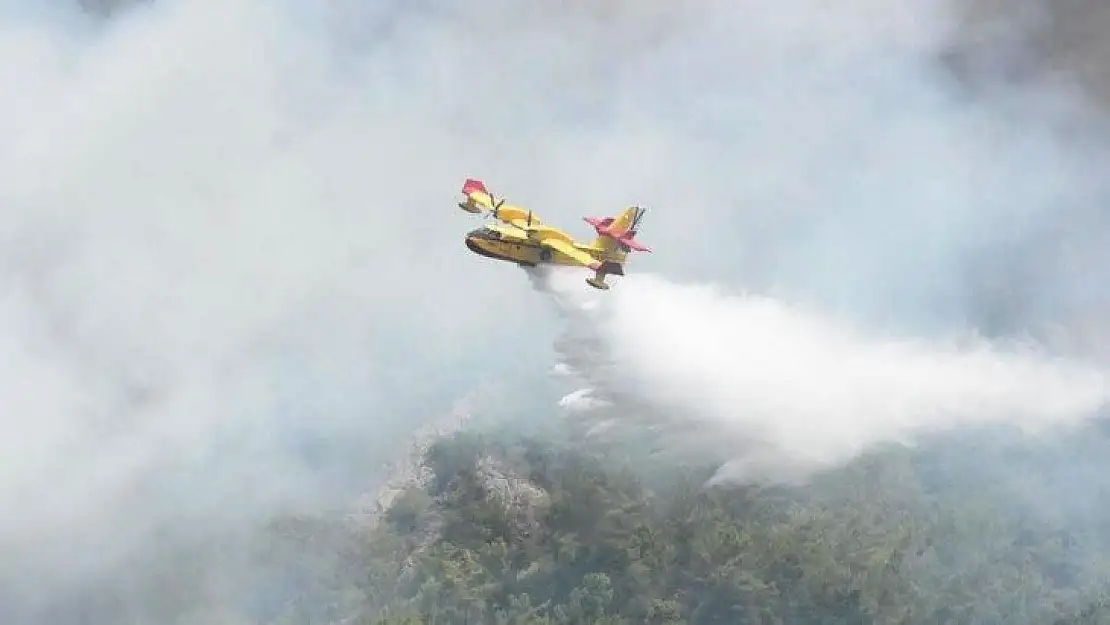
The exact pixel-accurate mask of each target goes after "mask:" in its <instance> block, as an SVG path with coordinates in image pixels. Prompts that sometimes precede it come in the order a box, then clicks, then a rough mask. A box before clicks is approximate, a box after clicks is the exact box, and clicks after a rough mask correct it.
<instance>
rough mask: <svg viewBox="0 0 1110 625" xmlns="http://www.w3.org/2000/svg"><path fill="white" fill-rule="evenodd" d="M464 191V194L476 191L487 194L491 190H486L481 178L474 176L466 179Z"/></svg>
mask: <svg viewBox="0 0 1110 625" xmlns="http://www.w3.org/2000/svg"><path fill="white" fill-rule="evenodd" d="M462 192H463V195H470V194H471V193H476V192H480V193H485V194H487V195H488V194H489V191H487V190H486V185H485V183H483V182H482V181H481V180H475V179H474V178H467V179H466V182H464V183H463V186H462Z"/></svg>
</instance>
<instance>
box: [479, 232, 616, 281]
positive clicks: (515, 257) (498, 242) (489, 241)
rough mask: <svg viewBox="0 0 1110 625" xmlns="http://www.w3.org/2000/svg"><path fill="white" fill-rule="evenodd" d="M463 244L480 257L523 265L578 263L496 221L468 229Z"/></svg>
mask: <svg viewBox="0 0 1110 625" xmlns="http://www.w3.org/2000/svg"><path fill="white" fill-rule="evenodd" d="M574 246H575V247H576V248H578V249H580V250H582V251H584V252H586V253H587V254H590V255H591V256H593V257H595V258H597V259H598V260H599V261H601V260H605V259H604V258H603V254H602V250H598V249H595V248H593V247H591V246H589V245H582V244H580V243H575V244H574ZM466 247H467V248H468V249H469V250H470V251H471V252H474V253H475V254H478V255H479V256H484V257H486V258H492V259H494V260H501V261H506V262H511V263H516V264H518V265H523V266H526V267H534V266H536V265H541V264H553V265H570V266H579V265H580V264H579V263H578V262H577V261H576V260H574V259H573V258H569V257H567V256H566V255H564V254H561V253H560V252H558V251H555V250H550V249H548V248H545V247H543V246H542V245H540V242H539V240H535V239H531V238H529V236H528V232H527V231H525V230H521V229H520V228H516V227H513V226H510V225H507V224H505V225H501V224H497V225H491V226H485V227H482V228H477V229H475V230H471V231H470V232H468V233H467V234H466ZM621 260H623V259H621ZM622 274H623V272H622ZM622 274H618V275H622Z"/></svg>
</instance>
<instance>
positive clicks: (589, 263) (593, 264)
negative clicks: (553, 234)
mask: <svg viewBox="0 0 1110 625" xmlns="http://www.w3.org/2000/svg"><path fill="white" fill-rule="evenodd" d="M540 245H542V246H544V247H546V248H548V249H550V250H554V251H556V252H559V253H560V254H563V255H564V256H567V257H568V258H572V259H574V260H575V261H577V262H578V263H580V264H582V265H585V266H586V267H589V268H590V269H595V270H596V269H597V268H598V267H600V266H601V263H600V262H599V261H598V260H597V259H596V258H594V257H593V256H590V255H589V254H587V253H586V252H583V251H582V250H580V249H578V248H577V247H574V246H573V245H571V244H570V243H567V242H566V241H564V240H562V239H543V240H541V241H540Z"/></svg>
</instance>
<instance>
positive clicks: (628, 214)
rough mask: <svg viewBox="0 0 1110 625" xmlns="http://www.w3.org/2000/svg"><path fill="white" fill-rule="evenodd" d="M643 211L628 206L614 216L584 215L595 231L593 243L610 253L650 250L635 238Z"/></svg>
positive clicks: (637, 207) (641, 220)
mask: <svg viewBox="0 0 1110 625" xmlns="http://www.w3.org/2000/svg"><path fill="white" fill-rule="evenodd" d="M645 212H647V211H645V210H644V209H643V208H641V207H639V206H630V207H628V208H626V209H624V210H623V211H621V213H620V214H619V215H617V216H616V217H584V219H585V220H586V223H588V224H590V225H591V226H593V227H594V230H596V231H597V238H596V239H594V241H593V245H594V246H595V247H600V248H602V249H604V250H605V251H606V252H610V253H612V252H618V251H619V252H625V253H627V252H629V251H637V252H650V251H651V249H650V248H648V247H647V246H646V245H644V244H643V243H640V242H639V241H637V240H636V233H637V232H638V231H639V229H640V224H641V223H642V222H643V219H644V213H645Z"/></svg>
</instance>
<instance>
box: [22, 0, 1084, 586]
mask: <svg viewBox="0 0 1110 625" xmlns="http://www.w3.org/2000/svg"><path fill="white" fill-rule="evenodd" d="M943 8H944V7H943V5H942V3H939V2H930V1H927V0H915V1H914V2H910V3H900V4H897V5H894V4H890V3H883V2H875V1H863V0H859V1H856V2H850V3H841V4H837V5H836V6H835V7H834V6H832V5H828V6H826V5H825V4H823V3H820V2H817V1H816V0H785V1H782V2H778V3H775V4H774V6H773V7H771V6H770V5H767V4H766V3H756V2H750V1H746V0H743V1H736V0H732V1H729V2H724V1H712V0H695V1H693V2H686V3H662V2H635V3H633V2H613V3H606V4H604V5H601V8H597V5H595V4H593V3H585V2H582V3H573V4H570V5H566V4H558V5H556V4H551V5H536V4H529V3H523V4H522V3H518V2H509V1H508V0H479V1H477V2H471V3H467V4H465V5H460V4H457V3H447V2H435V1H429V2H419V3H413V2H404V3H401V2H398V3H379V4H368V3H364V2H356V1H354V0H338V1H335V2H330V3H304V2H292V1H289V0H286V1H283V2H274V1H272V0H271V1H261V0H223V1H221V2H218V3H206V2H185V1H172V0H161V1H159V2H155V3H153V4H147V5H142V6H141V7H139V8H136V9H134V10H132V11H130V12H127V13H123V14H121V16H120V17H117V18H115V19H114V20H112V21H111V22H106V23H102V22H97V21H95V20H91V19H86V18H83V17H82V16H81V15H80V13H79V12H78V11H77V10H76V9H75V8H72V7H66V6H62V5H61V4H60V3H58V4H57V5H52V6H51V7H49V8H42V7H39V6H36V7H31V5H29V4H28V3H25V2H0V81H2V84H4V85H6V86H7V87H8V89H7V93H9V96H8V97H6V98H4V99H3V100H2V101H0V136H3V137H5V141H4V142H3V143H2V144H0V171H3V172H4V176H3V181H4V182H3V184H2V185H0V207H2V210H3V211H4V213H3V214H4V216H5V218H4V220H3V221H2V222H0V278H2V280H3V282H2V284H3V285H4V286H5V288H4V290H3V298H2V300H0V365H2V369H0V371H3V372H4V373H5V374H6V375H4V376H3V378H2V380H3V381H2V382H0V393H2V395H0V396H2V397H3V398H5V400H6V401H5V402H4V409H3V411H2V412H0V426H2V427H3V428H4V436H3V437H0V441H2V442H0V459H2V460H0V463H2V464H0V507H2V508H3V509H4V510H5V514H4V515H3V518H2V519H0V550H2V551H3V552H4V553H6V554H14V556H13V557H10V558H5V561H4V562H3V563H0V581H2V580H4V579H13V578H11V577H8V575H14V574H15V573H13V572H14V571H17V570H21V571H22V572H21V573H20V576H21V577H20V579H22V580H30V581H28V582H27V583H32V584H33V583H34V581H35V580H38V579H40V577H38V576H39V575H43V576H54V578H55V579H63V578H62V577H61V576H59V575H58V574H59V573H60V572H62V571H65V572H66V573H67V574H68V575H71V576H73V577H75V578H77V579H80V578H82V577H83V576H86V575H89V576H95V575H96V574H97V572H98V571H100V570H101V569H102V568H103V567H104V566H107V565H108V564H110V562H111V561H112V560H111V558H113V557H114V556H116V555H121V556H122V555H123V554H127V553H130V552H132V551H133V550H136V549H140V548H141V547H143V546H144V545H146V544H147V543H145V542H144V540H145V539H146V535H145V534H144V531H146V530H148V529H151V528H154V527H159V526H161V525H163V524H168V527H170V528H171V531H173V532H181V533H185V534H188V533H190V532H200V531H201V530H202V529H203V530H209V529H212V528H218V527H224V526H225V525H229V526H233V527H243V526H247V525H249V524H250V523H253V522H255V521H257V520H259V519H264V518H266V517H267V516H268V515H269V514H271V513H272V512H273V510H275V509H276V508H277V507H278V506H279V505H284V504H290V503H294V504H301V505H313V502H314V501H315V500H316V499H318V498H319V497H321V495H320V492H321V489H326V487H327V486H328V485H329V484H330V483H331V480H332V479H334V478H335V476H337V475H338V476H342V477H343V478H345V479H351V478H352V476H355V475H358V474H359V472H361V471H365V470H366V467H367V466H372V465H373V464H374V462H375V461H376V459H377V457H378V454H379V452H380V451H381V450H383V449H389V448H390V447H391V446H392V445H393V444H394V443H395V442H396V440H398V439H399V438H400V437H401V436H402V435H403V434H404V433H405V432H407V431H408V430H409V429H410V428H411V427H412V426H413V425H414V424H416V423H418V422H419V421H420V420H422V419H425V418H431V417H435V416H439V414H440V413H441V412H442V411H444V410H446V409H447V407H448V406H449V404H450V402H451V401H452V399H453V398H454V397H456V396H457V395H459V394H461V393H463V392H465V391H466V390H467V389H469V388H471V387H472V386H473V385H474V384H476V383H478V382H480V381H488V380H490V379H496V378H497V377H498V376H516V378H512V377H510V378H508V379H510V380H511V379H519V378H526V377H527V375H528V374H529V373H530V372H531V371H533V370H540V369H542V368H543V367H544V366H546V365H547V364H549V363H548V362H547V360H546V358H547V356H548V353H549V352H550V350H551V341H552V339H553V338H554V337H555V335H556V330H557V328H558V327H559V320H558V318H557V317H556V316H555V315H554V314H553V312H552V311H551V309H550V308H549V307H548V306H547V305H546V302H544V301H543V299H542V298H541V297H539V296H538V295H537V294H536V293H535V292H534V291H533V290H532V289H531V287H530V286H529V284H528V282H527V280H526V279H525V277H524V275H523V273H522V272H521V271H520V270H518V269H516V268H513V267H510V266H505V265H500V264H496V263H492V262H491V261H487V260H484V259H479V258H476V257H473V256H471V255H470V254H469V253H468V252H467V251H466V250H465V248H464V247H463V245H462V237H463V234H464V233H465V232H466V231H467V230H468V229H470V228H473V227H475V226H476V225H477V224H478V223H479V220H477V219H476V218H474V217H472V216H469V215H466V214H464V213H462V212H460V211H459V210H458V209H457V208H455V202H456V201H457V200H458V197H459V195H458V190H459V187H460V185H461V183H462V181H463V179H464V178H466V177H479V178H483V179H484V180H486V182H487V184H488V185H489V186H490V188H491V189H492V190H493V191H494V192H495V193H497V194H499V195H500V194H504V195H507V196H508V197H509V199H510V200H511V201H513V202H515V203H519V204H522V205H525V206H529V207H531V208H534V209H535V210H536V211H537V212H538V213H539V214H540V215H541V216H543V217H545V218H546V219H548V220H549V221H552V222H554V223H557V224H560V225H562V224H565V225H566V226H567V227H569V228H570V229H572V231H573V232H575V233H577V234H580V235H583V236H585V235H588V230H587V228H588V227H587V226H586V225H585V224H584V223H582V222H581V221H580V218H581V217H582V216H585V215H606V214H614V213H616V212H617V211H618V210H620V209H621V208H623V207H624V206H626V205H628V204H631V203H640V204H643V205H645V206H647V207H648V208H649V212H648V214H647V217H646V219H645V222H644V226H643V229H642V231H641V233H640V236H639V238H640V239H641V240H642V241H643V242H644V243H646V244H647V245H649V246H651V247H653V248H654V249H655V253H654V254H651V255H640V256H637V257H635V258H634V260H633V262H632V263H631V264H630V265H629V271H630V272H644V273H653V274H658V275H659V276H661V277H663V278H665V279H668V280H671V281H673V282H675V283H687V282H691V281H716V282H720V283H723V284H725V285H727V286H728V287H730V288H733V289H742V288H766V289H774V290H776V291H777V292H780V293H782V294H783V295H784V296H790V297H792V298H795V299H799V300H803V301H807V302H810V303H813V304H814V305H817V304H821V305H824V306H826V307H828V308H830V309H836V310H838V311H840V312H842V313H845V314H849V315H851V316H853V317H854V318H856V319H858V320H861V322H862V323H871V324H882V325H884V326H892V327H896V328H898V329H900V330H904V331H916V332H921V333H937V332H945V331H950V330H953V329H962V328H964V327H965V326H967V325H972V326H974V325H979V324H980V323H981V322H982V321H983V320H984V319H985V318H987V317H988V316H989V315H988V313H989V312H990V310H988V308H987V306H986V304H987V303H989V302H986V300H987V299H989V298H986V297H985V296H983V295H982V294H978V293H975V292H973V290H972V287H973V286H974V285H975V284H977V283H978V282H977V281H979V280H982V279H983V276H984V275H985V276H987V277H991V276H1002V277H1007V276H1010V275H1011V274H1016V275H1018V276H1024V275H1025V273H1026V272H1027V269H1026V268H1027V267H1033V268H1035V269H1037V270H1038V271H1036V272H1034V273H1033V274H1032V275H1034V276H1035V278H1036V281H1035V282H1029V281H1028V279H1026V278H1024V277H1023V278H1022V279H1020V280H1017V281H1014V282H1013V285H1014V286H1016V287H1024V288H1023V291H1024V294H1022V299H1019V300H1015V301H1020V302H1021V304H1022V306H1024V307H1025V308H1022V309H1019V310H1011V311H1009V313H1008V315H1009V316H1010V317H1012V318H1016V319H1019V320H1021V319H1024V318H1026V317H1029V318H1036V317H1037V315H1040V314H1043V313H1044V311H1051V310H1053V307H1050V306H1049V304H1050V303H1053V304H1055V305H1061V304H1062V305H1067V307H1065V308H1064V311H1065V312H1066V313H1067V315H1068V317H1067V318H1068V319H1071V318H1072V317H1074V316H1075V314H1076V313H1075V310H1073V309H1078V310H1079V312H1084V311H1089V310H1101V306H1102V304H1103V303H1104V302H1105V294H1104V292H1103V290H1102V288H1101V282H1105V281H1104V280H1100V279H1099V276H1101V275H1104V272H1103V270H1102V269H1101V268H1102V266H1104V265H1103V264H1101V263H1100V262H1099V261H1100V259H1101V258H1102V256H1101V255H1102V254H1104V253H1105V252H1102V251H1101V250H1103V249H1106V248H1105V246H1102V245H1101V242H1102V239H1103V238H1104V236H1105V235H1104V234H1103V232H1104V231H1103V230H1101V229H1098V228H1096V227H1093V226H1092V225H1091V224H1095V223H1096V222H1093V221H1091V219H1092V215H1093V214H1094V213H1093V209H1092V207H1095V206H1098V205H1099V202H1100V200H1101V199H1102V197H1103V193H1104V185H1105V183H1104V182H1103V178H1104V176H1103V175H1102V174H1101V173H1100V168H1101V166H1102V164H1103V162H1104V157H1103V155H1102V151H1101V148H1100V147H1098V146H1096V147H1094V148H1092V147H1090V146H1088V147H1086V148H1084V149H1083V150H1082V151H1081V150H1079V149H1077V148H1075V147H1074V146H1072V145H1070V144H1067V143H1065V142H1064V141H1063V140H1062V139H1059V138H1058V137H1056V136H1055V135H1053V134H1052V133H1050V132H1049V131H1048V130H1047V123H1048V122H1049V121H1052V120H1056V119H1059V118H1060V117H1061V116H1062V115H1063V114H1065V113H1066V112H1067V111H1068V110H1070V108H1072V107H1075V106H1081V105H1082V104H1081V103H1078V104H1077V103H1076V101H1075V100H1073V99H1072V98H1071V96H1070V95H1069V94H1068V93H1067V92H1064V91H1060V90H1052V91H1048V90H1046V89H1040V88H1035V87H1023V88H1022V89H1021V90H1019V91H1012V92H1004V93H1001V94H999V93H997V92H992V93H991V94H990V95H989V96H980V99H977V98H976V97H974V96H973V95H971V94H969V93H965V92H962V91H960V90H959V88H958V86H957V85H956V84H955V83H954V82H953V81H951V80H950V79H949V78H948V76H947V75H945V74H944V73H943V71H942V70H941V69H940V68H939V66H937V65H936V64H935V63H934V59H935V58H936V56H937V55H938V54H939V53H940V52H942V51H943V50H944V49H945V46H946V42H947V41H948V38H949V35H950V31H951V27H952V24H951V22H950V21H949V20H948V19H947V16H946V14H945V12H944V10H943ZM982 98H987V99H982ZM1061 224H1063V225H1070V226H1071V228H1072V229H1075V230H1079V231H1080V232H1081V233H1082V234H1083V237H1082V238H1081V239H1079V242H1078V244H1077V246H1076V247H1074V249H1073V251H1072V252H1070V253H1071V254H1072V256H1070V257H1069V258H1072V257H1074V258H1077V259H1078V260H1077V261H1076V262H1077V263H1078V264H1077V265H1076V266H1066V265H1064V264H1063V263H1062V261H1060V260H1059V258H1060V256H1059V254H1058V252H1056V251H1055V249H1056V248H1053V247H1049V246H1047V245H1046V244H1044V243H1043V241H1041V239H1040V238H1038V237H1043V236H1044V235H1045V233H1046V232H1048V233H1051V232H1054V231H1055V230H1056V229H1059V228H1060V227H1061ZM1000 253H1002V254H1003V255H1001V256H1000V255H999V254H1000ZM615 282H617V283H618V284H619V279H616V280H615ZM582 288H586V287H585V286H584V285H583V287H582ZM615 288H620V287H619V286H617V287H615ZM1014 297H1016V296H1014ZM1056 308H1059V306H1056ZM1096 329H1097V328H1096ZM314 459H315V460H314ZM314 462H315V463H317V464H313V463H314ZM320 464H322V465H323V466H319V465H320ZM325 492H326V491H325ZM125 524H126V528H127V529H126V530H124V529H123V528H124V526H125ZM17 543H18V544H19V545H20V546H18V547H16V544H17ZM93 546H95V548H96V549H97V551H96V552H95V553H94V552H93V551H92V548H93ZM70 548H78V549H83V550H84V551H81V552H80V553H82V554H84V555H83V557H85V558H87V561H78V562H73V561H72V557H71V556H69V555H64V556H63V555H62V554H63V553H64V552H65V551H66V550H67V549H70ZM101 550H102V551H101ZM50 555H57V556H58V557H57V558H52V557H48V556H50ZM25 566H29V567H32V568H28V569H21V567H25ZM9 567H10V568H9ZM40 589H47V590H48V589H49V587H40ZM25 598H30V599H33V596H32V595H25ZM30 599H29V600H30Z"/></svg>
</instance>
